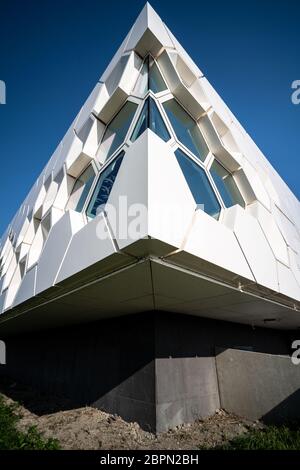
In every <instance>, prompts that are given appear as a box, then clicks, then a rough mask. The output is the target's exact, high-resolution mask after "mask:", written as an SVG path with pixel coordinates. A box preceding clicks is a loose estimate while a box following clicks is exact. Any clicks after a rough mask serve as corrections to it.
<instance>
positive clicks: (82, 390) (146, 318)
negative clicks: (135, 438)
mask: <svg viewBox="0 0 300 470" xmlns="http://www.w3.org/2000/svg"><path fill="white" fill-rule="evenodd" d="M0 333H1V332H0ZM1 339H2V338H1ZM3 339H5V340H6V343H7V365H6V366H2V367H0V372H2V373H4V374H7V375H10V376H12V377H14V378H16V379H18V380H20V381H22V382H24V383H27V384H29V385H31V386H33V387H36V388H38V389H39V390H41V391H43V392H45V393H47V394H50V395H62V396H65V397H68V398H69V399H70V400H71V402H72V404H73V405H74V406H83V405H93V406H97V407H99V408H101V409H103V410H105V411H108V412H110V413H116V414H118V415H120V416H122V417H123V418H124V419H125V420H128V421H137V422H138V423H139V424H140V425H141V426H142V427H143V428H144V429H147V430H151V431H156V432H161V431H165V430H167V429H169V428H171V427H174V426H176V425H179V424H181V423H184V422H192V421H194V420H195V419H198V418H203V417H206V416H209V415H211V414H213V413H214V412H215V410H216V409H218V408H220V406H223V407H224V408H225V409H226V407H227V403H229V398H230V393H231V391H232V389H233V387H231V385H230V380H228V377H230V374H229V375H228V376H227V375H226V374H228V370H229V368H230V364H229V363H230V360H229V359H228V358H227V356H226V357H224V356H223V357H224V359H222V358H221V357H222V356H220V360H219V356H218V351H224V349H225V350H226V349H228V348H239V349H241V348H245V349H247V348H248V349H249V348H252V350H253V351H254V352H256V353H257V352H260V355H259V356H260V357H262V358H264V357H266V355H273V356H271V357H273V365H274V368H275V369H276V365H277V364H279V363H280V364H281V362H282V359H281V358H280V357H278V355H284V354H285V355H287V354H289V352H290V349H289V348H290V345H291V339H296V338H291V335H290V334H289V333H287V332H281V331H275V330H274V331H272V330H270V329H256V330H253V329H252V328H250V327H248V326H243V325H238V324H233V323H227V322H220V321H214V320H206V319H202V318H199V317H193V316H188V315H179V314H174V313H165V312H157V311H156V312H148V313H143V314H137V315H131V316H126V317H121V318H114V319H110V320H104V321H99V322H96V323H90V324H85V325H79V326H74V327H72V328H70V327H68V328H60V329H52V330H47V331H36V332H34V333H32V334H30V335H28V334H26V335H23V336H22V335H19V336H14V337H8V338H3ZM216 351H217V359H216ZM234 352H235V351H234ZM237 352H239V351H237ZM242 352H243V351H242ZM247 354H250V355H251V354H253V353H250V352H249V353H247ZM236 357H238V356H236ZM243 357H244V356H243ZM247 357H248V356H247ZM249 357H251V356H249ZM253 357H254V356H253ZM267 357H269V356H267ZM284 359H286V361H289V359H287V358H284ZM237 360H238V359H237ZM216 363H217V365H218V367H216ZM241 364H243V362H242V360H241V363H240V365H241ZM257 367H258V368H260V373H259V376H260V377H263V375H264V369H265V367H268V368H269V370H270V371H272V366H271V364H269V362H268V363H267V365H265V362H264V361H258V362H257ZM293 367H295V366H293ZM241 369H243V365H241ZM217 370H218V373H217ZM223 371H227V372H224V373H223ZM244 373H245V374H247V367H245V370H244ZM295 373H297V374H298V375H299V377H300V368H299V369H297V367H295ZM218 376H219V384H218ZM271 379H272V373H271V374H270V380H271ZM278 379H279V375H278V374H275V375H274V382H276V380H277V381H278ZM249 380H250V379H249ZM255 380H256V379H255V377H254V376H253V374H252V376H251V380H250V381H253V383H254V382H255ZM280 380H281V383H277V384H274V388H275V389H276V387H277V388H278V387H285V382H286V380H289V375H288V376H284V375H282V377H281V379H280ZM220 382H221V400H220V398H219V386H220ZM296 382H297V381H296ZM236 383H237V384H238V382H236ZM243 383H244V382H243V381H241V383H240V384H238V385H236V389H235V390H234V393H235V394H239V393H240V394H241V396H243V395H246V394H247V393H248V391H249V392H250V393H252V392H253V391H254V392H255V393H256V394H258V396H259V394H260V393H265V392H266V388H260V385H259V382H258V383H257V387H255V386H254V385H253V384H252V388H251V387H250V385H249V386H248V387H245V386H244V385H243ZM297 383H298V382H297ZM260 390H261V392H260ZM273 395H274V393H273ZM283 395H284V394H283ZM283 395H282V394H276V393H275V395H274V396H275V399H274V400H273V401H272V406H277V405H278V404H279V403H276V400H277V401H279V400H281V399H282V397H283ZM241 400H242V398H241ZM230 403H234V400H231V402H230ZM230 406H233V405H229V404H228V409H231V408H230ZM232 411H235V412H238V411H237V409H236V410H234V409H232ZM243 414H244V415H245V416H250V412H249V413H248V411H247V409H245V413H244V412H243ZM251 416H252V415H251Z"/></svg>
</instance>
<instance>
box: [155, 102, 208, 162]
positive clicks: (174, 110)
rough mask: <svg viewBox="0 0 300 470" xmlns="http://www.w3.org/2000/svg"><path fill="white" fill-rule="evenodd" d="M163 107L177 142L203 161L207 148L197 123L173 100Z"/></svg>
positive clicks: (165, 103)
mask: <svg viewBox="0 0 300 470" xmlns="http://www.w3.org/2000/svg"><path fill="white" fill-rule="evenodd" d="M163 107H164V109H165V111H166V113H167V116H168V118H169V120H170V123H171V125H172V127H173V129H174V131H175V134H176V136H177V138H178V140H179V141H180V142H181V143H182V144H183V145H184V146H185V147H186V148H187V149H189V150H190V151H191V152H192V153H193V154H194V155H195V156H196V157H197V158H199V159H200V160H201V161H204V160H205V158H206V157H207V155H208V152H209V150H208V147H207V145H206V142H205V140H204V138H203V136H202V134H201V131H200V129H199V127H198V124H197V122H196V121H195V120H194V119H193V118H192V117H191V116H190V115H189V114H188V113H187V112H186V111H185V110H184V109H183V108H182V107H181V106H180V104H179V103H178V102H177V101H176V100H175V99H174V98H173V99H171V100H168V101H165V102H164V103H163Z"/></svg>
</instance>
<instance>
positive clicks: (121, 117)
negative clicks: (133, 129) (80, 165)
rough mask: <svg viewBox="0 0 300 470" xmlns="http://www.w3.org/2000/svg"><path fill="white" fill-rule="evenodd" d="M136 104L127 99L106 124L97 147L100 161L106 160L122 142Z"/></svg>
mask: <svg viewBox="0 0 300 470" xmlns="http://www.w3.org/2000/svg"><path fill="white" fill-rule="evenodd" d="M136 109H137V104H135V103H132V102H131V101H127V102H126V103H125V104H124V106H123V107H122V108H121V109H120V111H119V112H118V113H117V114H116V116H115V117H114V118H113V119H112V120H111V122H110V123H109V124H108V126H107V128H106V131H105V133H104V135H103V139H102V142H101V145H100V148H99V154H98V156H99V157H100V159H101V161H103V160H104V159H105V158H106V160H107V159H108V158H109V157H110V156H111V155H112V154H113V153H114V152H115V151H116V150H117V149H118V148H119V147H120V146H121V145H122V144H123V142H124V140H125V137H126V134H127V132H128V129H129V127H130V124H131V122H132V119H133V116H134V114H135V112H136Z"/></svg>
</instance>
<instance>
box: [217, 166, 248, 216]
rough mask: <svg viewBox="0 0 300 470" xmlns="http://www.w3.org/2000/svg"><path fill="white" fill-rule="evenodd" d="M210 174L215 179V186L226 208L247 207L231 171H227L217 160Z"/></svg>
mask: <svg viewBox="0 0 300 470" xmlns="http://www.w3.org/2000/svg"><path fill="white" fill-rule="evenodd" d="M210 174H211V176H212V177H213V180H214V182H215V185H216V186H217V188H218V191H219V193H220V195H221V198H222V199H223V202H224V204H225V206H226V207H231V206H234V205H235V204H239V205H240V206H242V207H245V201H244V199H243V198H242V195H241V193H240V191H239V188H238V187H237V184H236V182H235V181H234V178H233V176H232V174H231V173H229V171H227V170H226V169H225V168H224V167H223V166H222V165H221V164H220V163H219V162H218V161H217V160H214V161H213V164H212V166H211V167H210Z"/></svg>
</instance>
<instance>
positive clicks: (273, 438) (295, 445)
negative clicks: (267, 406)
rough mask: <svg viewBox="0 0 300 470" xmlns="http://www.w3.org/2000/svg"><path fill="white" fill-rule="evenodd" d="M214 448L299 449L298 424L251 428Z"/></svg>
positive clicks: (299, 430)
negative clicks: (258, 428)
mask: <svg viewBox="0 0 300 470" xmlns="http://www.w3.org/2000/svg"><path fill="white" fill-rule="evenodd" d="M215 449H220V450H300V428H299V425H298V426H268V427H266V428H264V429H260V430H251V431H249V432H248V433H247V434H245V435H243V436H239V437H236V438H234V439H232V440H231V441H229V442H228V443H227V444H224V445H222V446H220V447H217V448H215Z"/></svg>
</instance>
